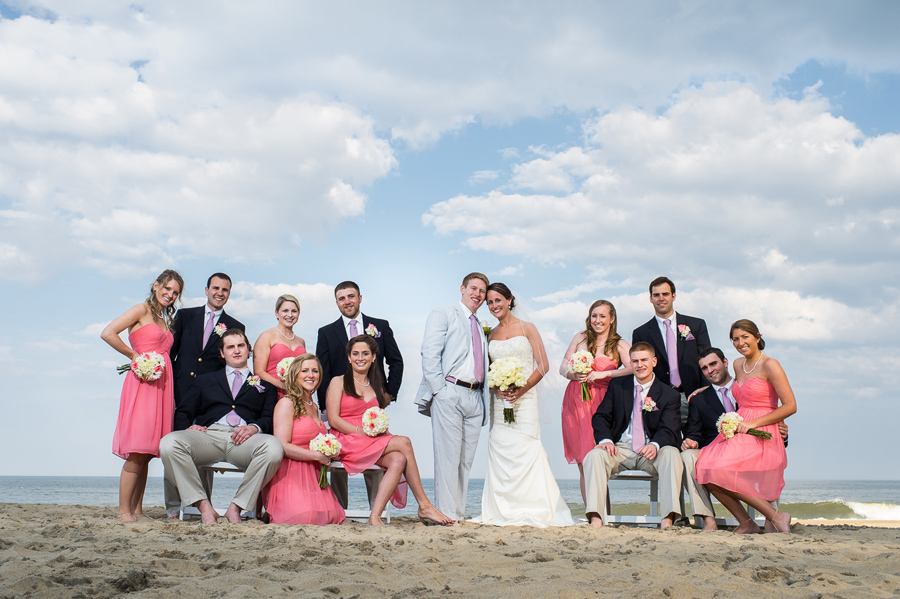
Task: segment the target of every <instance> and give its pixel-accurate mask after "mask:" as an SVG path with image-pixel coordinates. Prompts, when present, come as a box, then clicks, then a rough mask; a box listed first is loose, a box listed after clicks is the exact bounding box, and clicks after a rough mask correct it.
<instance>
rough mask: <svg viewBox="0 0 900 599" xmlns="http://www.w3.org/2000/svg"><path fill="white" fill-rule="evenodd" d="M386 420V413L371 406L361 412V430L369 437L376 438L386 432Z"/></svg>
mask: <svg viewBox="0 0 900 599" xmlns="http://www.w3.org/2000/svg"><path fill="white" fill-rule="evenodd" d="M388 420H389V419H388V415H387V412H385V411H384V410H382V409H381V408H378V407H376V406H372V407H371V408H369V409H368V410H366V411H365V412H363V417H362V427H361V428H362V430H363V432H364V433H366V434H367V435H369V436H370V437H377V436H378V435H380V434H381V433H383V432H385V431H387V429H388Z"/></svg>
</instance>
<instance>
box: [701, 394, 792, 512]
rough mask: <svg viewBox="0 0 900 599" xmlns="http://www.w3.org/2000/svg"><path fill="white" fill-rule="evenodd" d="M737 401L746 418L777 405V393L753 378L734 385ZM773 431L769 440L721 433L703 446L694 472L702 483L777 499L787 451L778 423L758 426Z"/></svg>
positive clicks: (739, 410) (781, 483) (767, 410)
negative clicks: (730, 436) (726, 435)
mask: <svg viewBox="0 0 900 599" xmlns="http://www.w3.org/2000/svg"><path fill="white" fill-rule="evenodd" d="M731 390H732V393H734V398H735V399H736V400H737V402H738V406H739V407H738V414H740V415H741V416H742V417H743V418H744V420H753V419H754V418H759V417H760V416H764V415H766V414H768V413H769V412H771V411H772V410H774V409H775V408H777V407H778V394H777V393H775V388H774V387H773V386H772V385H771V384H770V383H768V382H766V381H764V380H762V379H759V378H756V377H754V378H750V379H747V380H746V381H744V384H743V385H738V383H737V381H735V383H734V385H733V386H732V387H731ZM759 429H760V430H763V431H768V432H770V433H772V438H771V439H768V440H764V439H760V438H758V437H754V436H753V435H745V434H740V433H738V434H735V435H734V436H733V437H732V438H730V439H727V440H726V439H725V438H724V437H723V436H722V435H721V434H720V435H719V436H718V437H716V438H715V439H713V442H712V443H710V444H709V445H707V446H706V447H704V448H703V449H701V450H700V456H699V457H698V458H697V466H696V467H695V469H694V473H695V475H696V477H697V482H698V483H700V484H707V483H713V484H715V485H718V486H720V487H722V488H723V489H728V490H730V491H735V492H737V493H742V494H744V495H749V496H750V497H759V498H761V499H765V500H766V501H775V500H776V499H778V498H779V497H780V496H781V490H782V489H783V488H784V469H785V468H786V467H787V454H786V453H785V451H784V441H782V439H781V435H780V434H779V432H778V425H777V424H769V425H766V426H761V427H759Z"/></svg>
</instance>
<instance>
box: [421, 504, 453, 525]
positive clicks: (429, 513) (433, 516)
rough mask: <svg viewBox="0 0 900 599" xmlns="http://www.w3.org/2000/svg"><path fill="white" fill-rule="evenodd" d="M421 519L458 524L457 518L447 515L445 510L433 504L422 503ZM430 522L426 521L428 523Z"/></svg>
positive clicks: (442, 523)
mask: <svg viewBox="0 0 900 599" xmlns="http://www.w3.org/2000/svg"><path fill="white" fill-rule="evenodd" d="M418 514H419V519H420V520H422V521H423V522H424V521H430V522H433V523H435V524H440V525H442V526H453V525H454V524H457V522H456V521H455V520H452V519H451V518H449V517H447V516H445V515H444V514H443V512H441V511H440V510H439V509H437V508H436V507H434V506H433V505H420V506H419V512H418ZM427 523H428V522H426V524H427Z"/></svg>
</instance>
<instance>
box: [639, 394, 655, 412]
mask: <svg viewBox="0 0 900 599" xmlns="http://www.w3.org/2000/svg"><path fill="white" fill-rule="evenodd" d="M641 409H642V410H644V411H645V412H658V411H659V408H657V407H656V402H655V401H653V400H652V399H650V397H649V396H647V397H645V398H644V399H643V400H641Z"/></svg>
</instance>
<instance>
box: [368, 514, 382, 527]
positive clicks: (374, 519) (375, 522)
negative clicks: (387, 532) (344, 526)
mask: <svg viewBox="0 0 900 599" xmlns="http://www.w3.org/2000/svg"><path fill="white" fill-rule="evenodd" d="M369 526H384V522H382V521H381V518H379V517H378V516H369Z"/></svg>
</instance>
